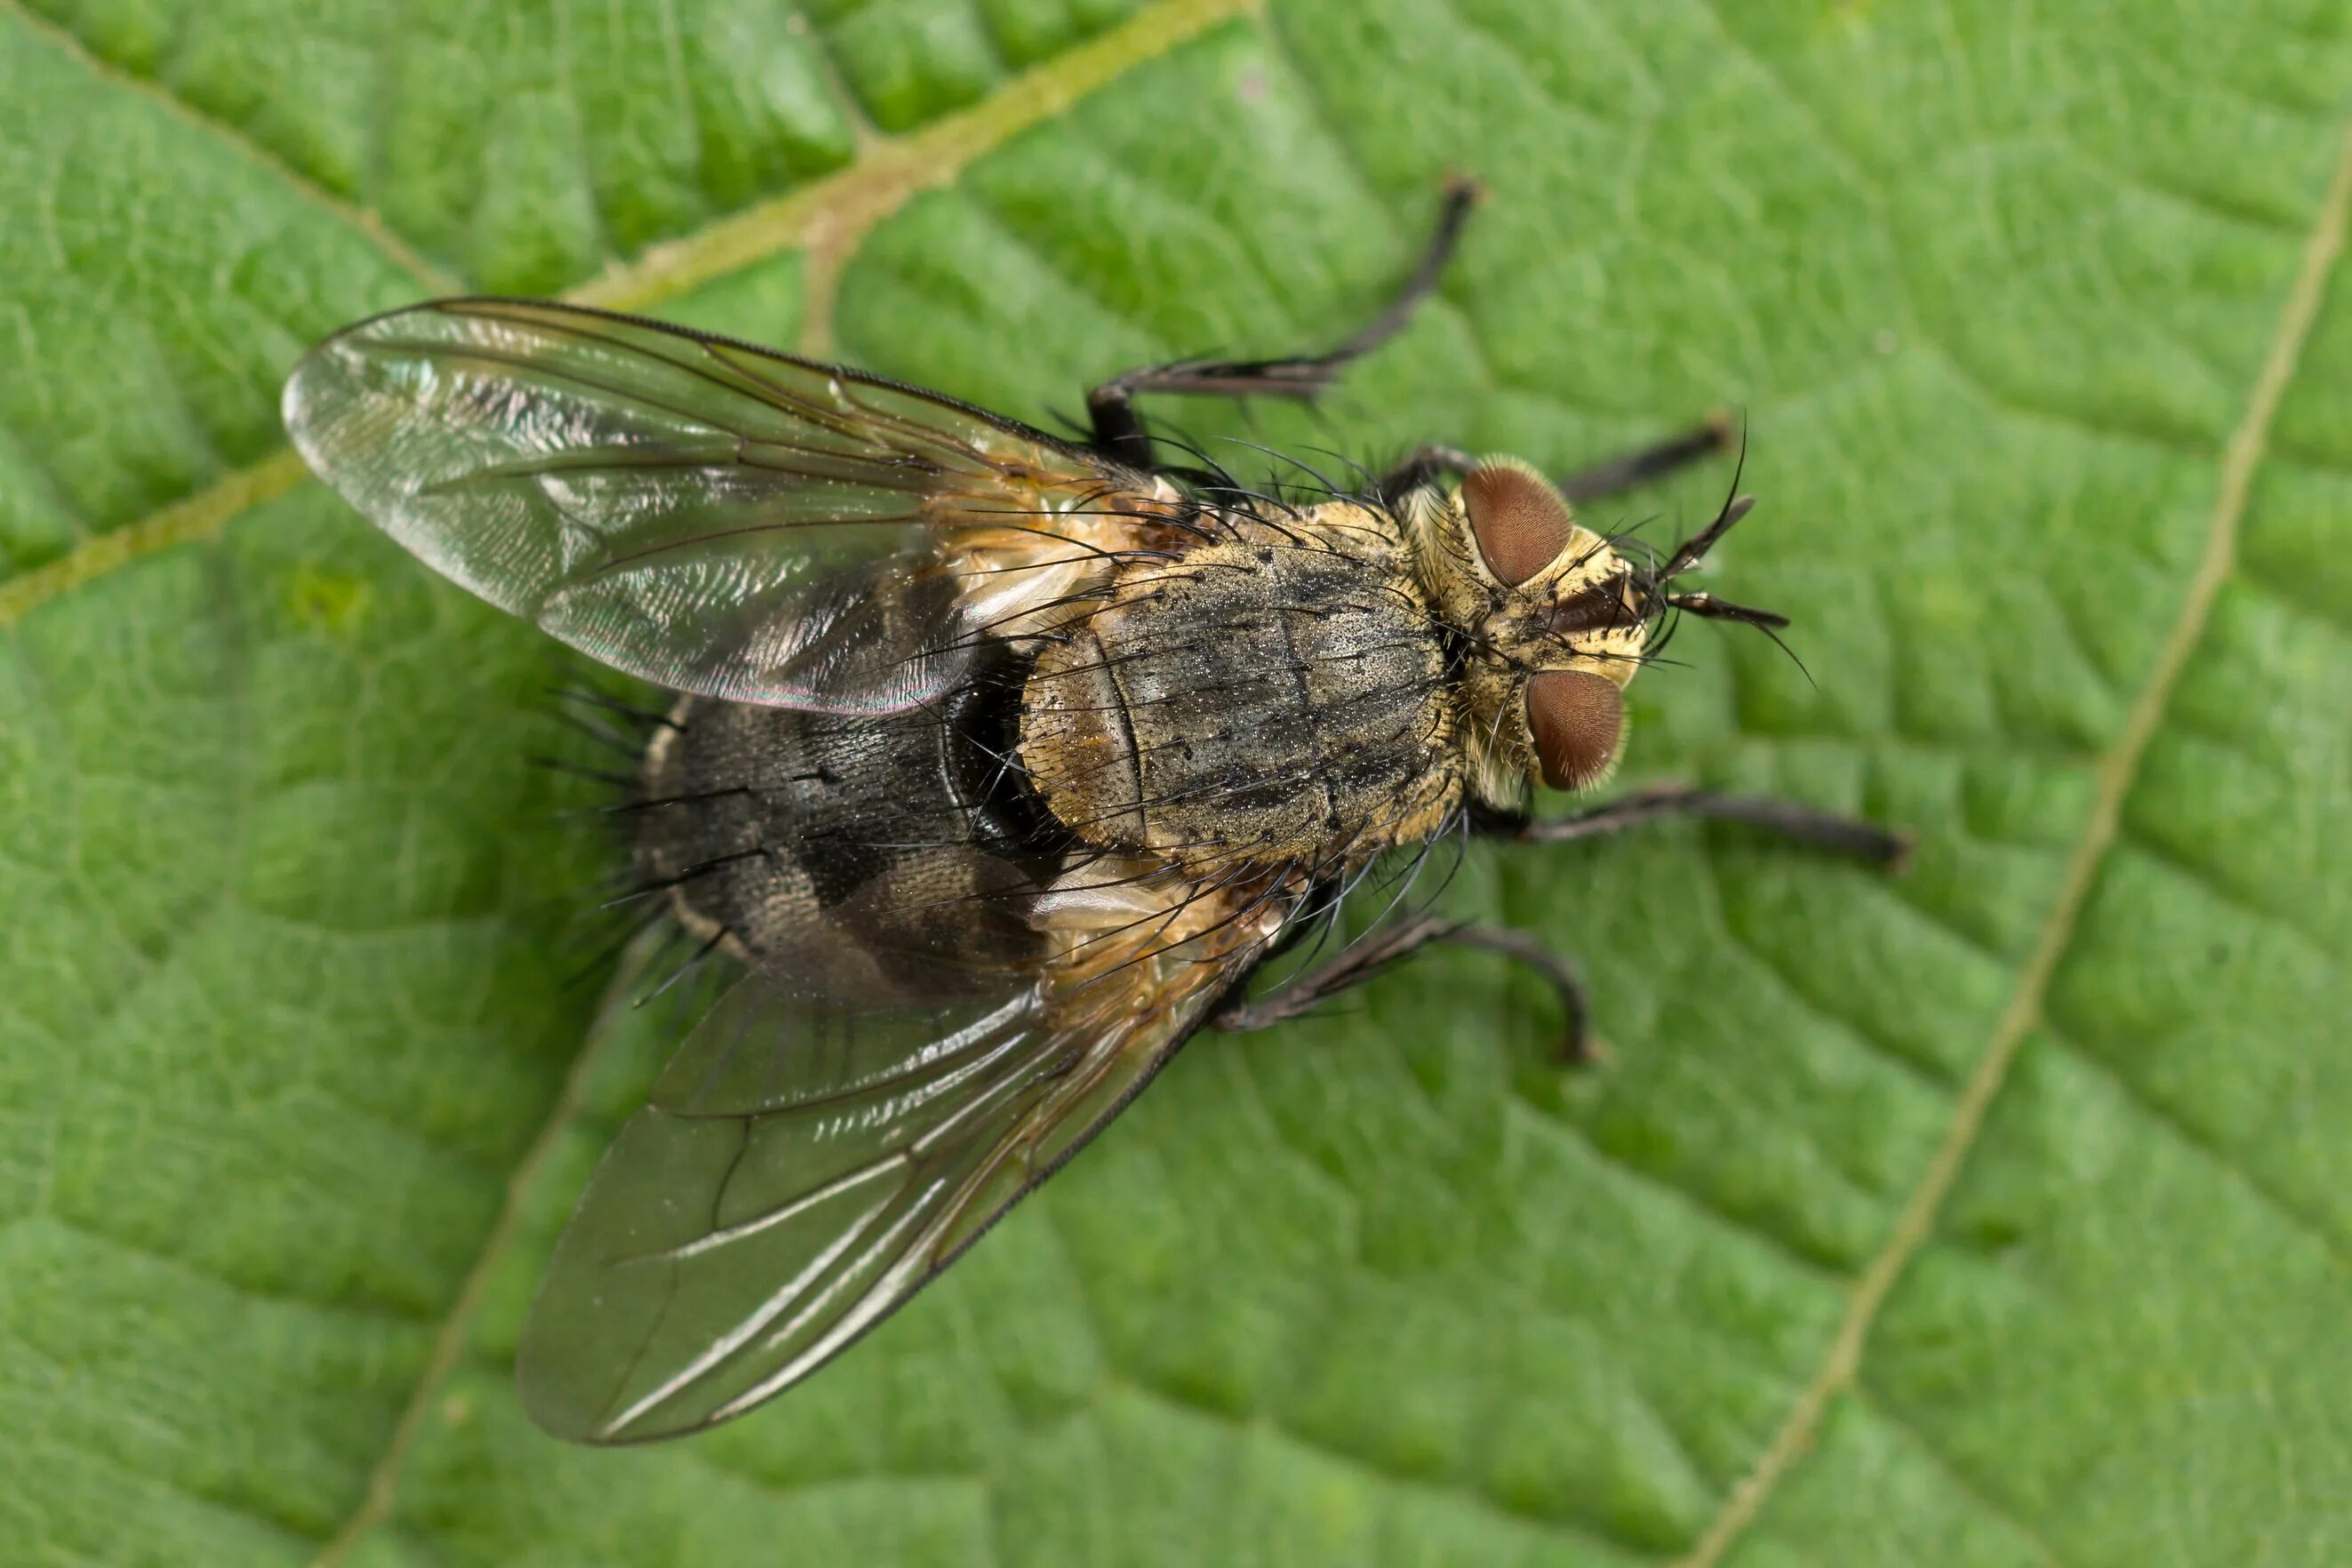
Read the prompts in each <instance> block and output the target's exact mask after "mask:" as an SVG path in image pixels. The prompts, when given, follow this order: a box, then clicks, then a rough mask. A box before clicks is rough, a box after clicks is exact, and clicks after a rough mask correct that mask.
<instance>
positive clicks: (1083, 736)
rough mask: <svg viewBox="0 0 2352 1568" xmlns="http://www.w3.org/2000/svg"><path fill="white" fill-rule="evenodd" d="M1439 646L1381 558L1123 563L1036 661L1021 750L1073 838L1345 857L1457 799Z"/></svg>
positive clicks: (1304, 546) (1425, 831) (1186, 849)
mask: <svg viewBox="0 0 2352 1568" xmlns="http://www.w3.org/2000/svg"><path fill="white" fill-rule="evenodd" d="M1444 676H1445V663H1444V644H1443V642H1442V640H1441V638H1440V637H1439V635H1438V633H1437V631H1436V630H1435V627H1434V626H1433V622H1432V620H1431V618H1430V617H1429V616H1428V615H1427V614H1426V613H1425V612H1424V610H1423V607H1422V605H1421V604H1420V602H1419V596H1418V594H1417V592H1416V591H1415V590H1413V588H1412V584H1411V582H1410V580H1409V579H1407V578H1405V577H1403V576H1402V574H1395V573H1392V572H1391V571H1389V570H1388V569H1387V568H1386V566H1385V563H1384V561H1383V560H1382V559H1381V558H1375V559H1372V560H1367V559H1365V558H1364V557H1362V556H1360V555H1351V554H1342V553H1339V552H1337V551H1335V550H1332V549H1327V548H1321V547H1318V545H1316V544H1314V543H1312V542H1304V543H1302V542H1298V539H1297V535H1295V534H1293V535H1289V536H1284V537H1278V538H1275V539H1265V538H1258V537H1250V536H1249V535H1248V534H1244V537H1243V538H1241V539H1239V540H1237V541H1234V542H1221V543H1219V544H1216V545H1213V546H1211V547H1208V548H1204V549H1202V550H1197V551H1194V552H1190V553H1188V554H1186V555H1185V556H1184V557H1183V558H1182V559H1181V561H1179V562H1177V563H1172V564H1171V563H1157V562H1155V563H1145V564H1142V565H1139V566H1138V567H1135V568H1132V569H1130V572H1129V574H1128V576H1127V578H1126V579H1125V580H1124V581H1122V583H1121V584H1120V594H1119V596H1118V599H1117V600H1116V601H1115V602H1114V603H1113V604H1112V605H1110V606H1108V607H1107V608H1106V609H1104V610H1102V611H1100V612H1098V613H1097V614H1096V615H1094V616H1090V617H1088V618H1087V620H1086V621H1084V622H1083V623H1081V624H1080V625H1078V626H1075V627H1073V628H1071V631H1070V633H1069V635H1068V636H1067V637H1066V639H1065V640H1063V641H1061V642H1059V643H1056V644H1055V645H1053V646H1051V647H1048V648H1047V649H1046V650H1045V652H1044V653H1043V654H1041V655H1040V656H1039V658H1038V660H1037V664H1036V667H1035V668H1034V671H1033V672H1032V673H1031V675H1030V677H1029V681H1028V689H1027V692H1026V694H1025V696H1024V702H1023V713H1022V728H1021V740H1022V762H1023V763H1024V766H1025V767H1026V768H1027V769H1028V771H1029V773H1030V775H1031V778H1032V780H1033V782H1034V786H1035V788H1036V789H1037V791H1038V792H1039V794H1040V795H1042V796H1043V798H1044V799H1045V803H1046V805H1048V806H1049V807H1050V808H1051V810H1052V812H1053V814H1054V815H1055V816H1056V817H1057V818H1058V819H1059V820H1060V821H1061V822H1062V824H1063V825H1064V826H1067V827H1068V828H1069V829H1070V830H1071V831H1072V832H1073V833H1075V834H1076V835H1077V836H1078V837H1082V838H1085V839H1087V840H1089V841H1091V842H1094V843H1097V844H1104V845H1115V846H1121V847H1138V848H1146V849H1150V850H1153V851H1156V852H1158V853H1160V854H1163V855H1167V856H1169V857H1171V858H1175V859H1178V860H1182V861H1187V862H1192V863H1200V862H1205V861H1210V860H1216V859H1224V858H1236V857H1238V858H1244V859H1252V860H1287V861H1297V860H1306V861H1310V862H1315V863H1323V862H1331V861H1337V862H1347V861H1351V860H1356V859H1360V858H1370V856H1371V855H1373V854H1376V853H1378V852H1379V851H1380V850H1381V849H1383V848H1386V847H1389V846H1390V845H1391V844H1397V843H1403V842H1409V841H1412V840H1413V839H1417V838H1421V837H1427V836H1428V835H1429V834H1431V833H1433V832H1434V831H1435V830H1436V828H1437V826H1438V825H1439V824H1440V823H1442V822H1443V820H1444V816H1445V814H1446V812H1448V811H1449V810H1451V809H1452V806H1453V805H1454V801H1455V800H1456V799H1457V798H1458V795H1459V787H1460V786H1459V780H1458V777H1457V775H1456V773H1455V771H1454V766H1453V763H1452V761H1451V757H1452V752H1451V749H1450V748H1449V746H1448V744H1447V742H1449V741H1450V740H1451V732H1450V726H1451V706H1450V700H1449V699H1448V696H1447V693H1446V689H1445V683H1444Z"/></svg>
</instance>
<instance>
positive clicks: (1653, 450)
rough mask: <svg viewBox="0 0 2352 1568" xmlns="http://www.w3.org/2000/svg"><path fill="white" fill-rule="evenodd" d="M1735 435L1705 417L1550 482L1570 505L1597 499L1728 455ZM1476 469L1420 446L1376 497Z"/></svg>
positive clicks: (1720, 418)
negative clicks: (1645, 443) (1630, 450)
mask: <svg viewBox="0 0 2352 1568" xmlns="http://www.w3.org/2000/svg"><path fill="white" fill-rule="evenodd" d="M1734 434H1735V432H1734V430H1733V427H1732V423H1731V416H1729V415H1727V414H1721V413H1717V414H1710V415H1708V416H1706V418H1705V419H1704V420H1702V421H1700V422H1699V423H1698V424H1696V425H1694V426H1691V427H1690V428H1689V429H1687V430H1684V431H1680V432H1678V433H1676V434H1675V435H1672V436H1669V437H1666V438H1665V439H1664V440H1663V441H1658V442H1654V443H1653V444H1651V445H1650V446H1647V447H1641V448H1639V449H1638V450H1635V451H1632V452H1625V453H1622V454H1620V455H1619V456H1617V457H1614V458H1610V459H1609V460H1608V461H1607V462H1605V463H1595V464H1594V465H1593V466H1592V467H1591V468H1586V469H1583V470H1582V471H1580V472H1579V473H1573V474H1570V475H1569V476H1568V477H1567V478H1566V479H1558V480H1555V481H1553V482H1554V483H1556V484H1557V485H1558V486H1559V493H1560V494H1562V495H1564V496H1566V497H1567V498H1568V499H1569V500H1570V502H1573V503H1582V502H1584V501H1591V500H1601V498H1602V497H1604V496H1612V495H1615V494H1616V493H1617V492H1618V491H1620V490H1628V489H1633V487H1634V486H1635V485H1640V484H1647V483H1648V482H1649V481H1650V480H1652V479H1663V478H1664V476H1666V475H1668V474H1671V473H1673V472H1674V471H1675V469H1676V468H1685V467H1687V466H1688V465H1690V464H1692V463H1696V462H1697V461H1699V460H1700V459H1701V458H1711V457H1714V456H1715V455H1716V454H1717V453H1718V452H1727V451H1730V450H1731V449H1732V447H1733V444H1734V443H1733V439H1732V437H1733V436H1734ZM1477 466H1478V459H1477V458H1475V457H1473V456H1472V455H1471V454H1469V453H1468V452H1465V451H1464V450H1463V449H1462V448H1461V447H1444V446H1428V447H1419V448H1417V449H1415V451H1414V452H1413V454H1412V456H1411V457H1409V458H1406V459H1405V460H1404V461H1403V462H1402V463H1400V464H1398V465H1397V467H1396V468H1394V469H1392V470H1391V471H1390V472H1389V473H1388V474H1387V475H1386V476H1384V477H1383V478H1382V479H1381V494H1382V495H1384V496H1387V497H1389V498H1390V499H1391V500H1394V499H1396V498H1398V497H1401V496H1403V495H1405V494H1407V493H1408V492H1410V491H1412V490H1415V489H1420V488H1421V487H1422V486H1423V485H1425V484H1427V483H1429V482H1430V481H1431V480H1433V479H1436V478H1437V477H1438V476H1439V475H1440V474H1466V473H1468V472H1469V471H1470V470H1471V469H1473V468H1476V467H1477Z"/></svg>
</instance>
